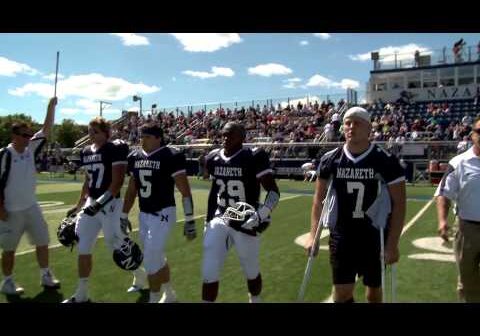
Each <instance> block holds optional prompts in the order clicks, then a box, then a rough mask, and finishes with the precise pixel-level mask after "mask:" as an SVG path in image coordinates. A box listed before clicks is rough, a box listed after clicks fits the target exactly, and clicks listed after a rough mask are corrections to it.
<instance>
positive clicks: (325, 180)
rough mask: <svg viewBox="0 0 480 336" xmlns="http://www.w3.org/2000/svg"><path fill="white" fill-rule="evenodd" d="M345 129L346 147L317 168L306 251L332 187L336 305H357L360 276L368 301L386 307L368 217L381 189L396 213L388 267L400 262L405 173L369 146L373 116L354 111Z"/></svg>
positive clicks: (395, 161)
mask: <svg viewBox="0 0 480 336" xmlns="http://www.w3.org/2000/svg"><path fill="white" fill-rule="evenodd" d="M343 129H344V133H345V139H346V142H345V144H344V145H343V146H342V147H339V148H336V149H334V150H332V151H330V152H327V153H325V154H324V155H323V157H322V159H321V161H320V165H319V167H318V174H317V175H318V179H317V182H316V189H315V195H314V201H313V205H312V212H311V231H310V235H309V237H308V240H307V242H306V244H305V248H306V250H307V252H308V253H310V249H311V248H312V246H313V243H314V242H313V241H314V237H315V233H316V231H317V227H318V221H319V218H320V213H321V212H322V201H323V200H324V198H325V196H326V194H327V189H328V185H329V183H330V182H331V187H332V189H333V190H334V191H335V193H336V203H337V207H338V208H337V215H336V216H337V217H336V221H335V225H334V226H333V227H330V240H329V247H330V264H331V267H332V276H333V300H334V302H339V303H340V302H345V303H351V302H354V298H353V292H354V286H355V279H356V276H357V275H359V276H363V284H364V285H365V286H366V287H367V290H366V298H367V301H368V302H382V290H381V277H382V265H381V259H380V251H381V245H380V239H379V237H380V232H379V229H377V228H376V227H375V226H374V225H372V224H373V220H374V219H372V218H369V217H368V216H367V215H366V212H367V210H369V209H370V208H371V206H372V205H373V204H374V202H375V201H376V199H377V197H379V186H381V185H382V183H383V184H384V185H386V189H387V190H388V194H389V196H390V199H391V208H392V210H391V216H390V219H389V223H388V226H387V228H386V235H385V237H386V245H385V252H384V262H385V263H386V264H393V263H395V262H397V261H398V260H399V250H398V242H399V238H400V234H401V232H402V227H403V224H404V220H405V207H406V201H405V173H404V169H403V168H402V166H401V165H400V163H399V161H398V159H397V158H396V157H395V156H393V155H391V154H390V153H388V152H386V151H384V150H383V149H382V148H380V147H378V146H377V145H375V144H372V143H370V141H369V135H370V132H371V123H370V114H369V113H368V112H367V111H366V110H365V109H363V108H361V107H352V108H350V109H349V110H348V111H347V112H346V113H345V115H344V119H343ZM327 204H330V203H327ZM380 210H382V209H380ZM380 212H381V211H380Z"/></svg>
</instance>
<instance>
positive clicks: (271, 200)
mask: <svg viewBox="0 0 480 336" xmlns="http://www.w3.org/2000/svg"><path fill="white" fill-rule="evenodd" d="M279 200H280V195H279V194H278V193H277V192H275V191H272V190H270V191H269V192H267V195H266V196H265V201H264V203H263V205H262V206H261V207H260V208H259V209H258V211H257V212H258V215H259V216H260V220H261V221H264V220H265V219H266V218H267V217H268V215H270V212H272V210H273V209H274V208H275V207H276V206H277V204H278V201H279Z"/></svg>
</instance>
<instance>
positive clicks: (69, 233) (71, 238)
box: [57, 215, 78, 249]
mask: <svg viewBox="0 0 480 336" xmlns="http://www.w3.org/2000/svg"><path fill="white" fill-rule="evenodd" d="M76 224H77V216H76V215H71V216H68V217H65V218H64V219H63V220H62V222H61V223H60V226H59V227H58V229H57V238H58V241H59V242H60V244H62V245H63V246H66V247H71V248H72V249H73V247H74V246H75V244H76V243H77V242H78V236H77V234H76V233H75V225H76Z"/></svg>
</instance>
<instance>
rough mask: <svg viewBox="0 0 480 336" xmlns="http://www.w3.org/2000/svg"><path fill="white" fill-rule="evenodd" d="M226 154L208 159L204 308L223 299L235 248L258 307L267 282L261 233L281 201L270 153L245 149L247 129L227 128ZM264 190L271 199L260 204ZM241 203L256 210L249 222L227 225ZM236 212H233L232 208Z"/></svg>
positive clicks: (218, 153) (217, 153) (213, 154)
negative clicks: (221, 289) (224, 271)
mask: <svg viewBox="0 0 480 336" xmlns="http://www.w3.org/2000/svg"><path fill="white" fill-rule="evenodd" d="M222 137H223V148H221V149H215V150H213V151H212V152H210V153H209V155H208V156H207V157H206V159H205V169H204V177H205V178H207V177H211V178H212V188H211V190H210V196H209V201H208V209H207V218H206V224H205V234H204V240H203V250H204V253H203V265H202V275H203V288H202V299H203V301H204V302H214V301H215V300H216V298H217V294H218V286H219V274H220V269H221V268H222V266H223V263H224V261H225V257H226V255H227V252H228V249H229V248H230V246H232V245H234V246H235V248H236V250H237V254H238V256H239V259H240V263H241V265H242V268H243V271H244V274H245V277H246V279H247V285H248V291H249V301H250V302H259V300H260V297H259V295H260V292H261V290H262V277H261V275H260V267H259V260H258V257H259V247H260V233H261V232H263V231H264V230H265V229H266V227H267V226H268V224H269V222H270V212H271V211H272V210H273V208H274V207H275V206H276V205H277V203H278V200H279V198H280V194H279V191H278V187H277V184H276V183H275V180H274V178H273V171H272V169H271V168H270V160H269V157H268V155H267V153H266V152H265V151H264V150H262V149H259V148H254V149H250V148H243V141H244V140H245V129H244V127H243V126H242V125H241V124H238V123H234V122H228V123H227V124H226V125H225V126H224V128H223V130H222ZM260 185H262V186H263V188H264V189H265V191H266V192H267V195H266V197H265V200H264V204H260V203H259V197H260ZM238 202H244V203H248V204H249V205H251V206H252V207H253V208H254V209H255V210H249V211H250V213H249V214H248V218H244V219H245V220H244V221H233V220H229V219H226V217H225V216H224V214H225V210H227V208H229V207H232V208H236V207H237V204H238ZM230 209H231V208H230Z"/></svg>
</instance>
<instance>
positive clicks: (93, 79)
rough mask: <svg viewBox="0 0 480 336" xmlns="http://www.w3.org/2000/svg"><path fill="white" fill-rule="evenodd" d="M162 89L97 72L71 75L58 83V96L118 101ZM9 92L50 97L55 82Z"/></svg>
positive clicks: (31, 85)
mask: <svg viewBox="0 0 480 336" xmlns="http://www.w3.org/2000/svg"><path fill="white" fill-rule="evenodd" d="M160 90H161V88H159V87H157V86H155V85H154V86H149V85H145V84H143V83H130V82H128V81H126V80H124V79H122V78H118V77H105V76H103V75H101V74H97V73H91V74H86V75H76V76H70V77H68V78H66V79H62V80H60V81H58V83H57V96H58V97H59V98H60V99H65V98H67V97H71V96H73V97H80V98H87V99H92V100H110V101H117V100H122V99H125V98H128V97H130V96H133V95H135V94H149V93H154V92H158V91H160ZM8 93H9V94H11V95H14V96H20V97H23V96H25V95H29V94H36V95H39V96H42V97H45V98H48V97H51V96H52V95H53V84H46V83H28V84H25V85H24V86H22V87H18V88H16V89H13V90H8Z"/></svg>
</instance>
